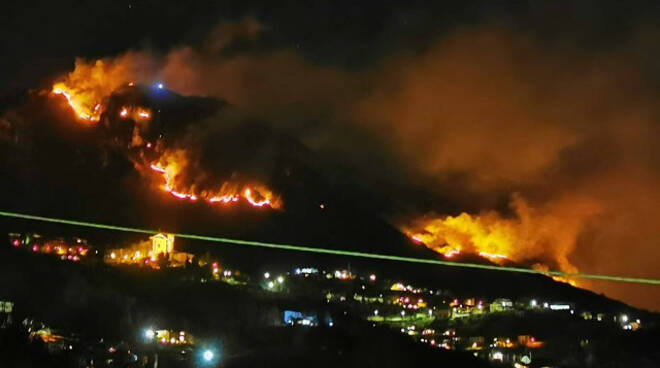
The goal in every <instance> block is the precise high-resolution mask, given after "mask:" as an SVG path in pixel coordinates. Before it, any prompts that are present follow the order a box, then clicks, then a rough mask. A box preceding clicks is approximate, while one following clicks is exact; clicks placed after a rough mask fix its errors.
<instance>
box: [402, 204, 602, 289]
mask: <svg viewBox="0 0 660 368" xmlns="http://www.w3.org/2000/svg"><path fill="white" fill-rule="evenodd" d="M511 208H512V209H513V211H514V213H515V217H511V218H504V217H502V216H500V215H499V214H497V213H496V212H494V211H488V212H483V213H481V214H480V215H470V214H467V213H462V214H460V215H458V216H443V217H436V218H432V219H424V220H421V221H418V222H417V223H416V224H415V225H413V226H407V227H404V229H403V231H404V232H405V233H406V234H407V235H408V236H410V238H411V239H412V240H413V241H414V242H416V243H419V244H423V245H425V246H426V247H428V248H430V249H432V250H434V251H436V252H438V253H441V254H443V255H445V257H452V256H453V255H455V254H458V253H470V254H475V255H479V256H481V257H484V258H486V259H488V260H489V261H491V262H494V263H497V264H504V263H507V262H522V263H525V262H529V263H534V262H539V261H542V262H546V263H548V264H552V265H555V267H558V268H559V269H560V270H561V271H565V272H570V273H572V272H577V268H576V267H575V266H574V265H573V264H572V263H571V262H570V261H569V255H570V253H571V251H572V250H573V249H574V248H575V244H576V241H577V238H578V235H579V233H580V231H581V229H582V227H583V224H584V222H585V221H586V220H587V219H588V218H589V217H590V216H593V215H594V214H596V213H597V212H598V211H599V208H598V206H597V205H596V204H595V203H593V202H591V201H588V200H586V199H582V200H580V199H577V198H562V199H560V200H557V201H555V202H553V203H549V204H546V205H545V206H542V207H532V206H530V205H529V204H528V203H527V202H526V201H524V200H523V199H522V198H520V197H519V196H514V198H513V199H512V202H511ZM534 268H535V269H537V270H539V271H547V270H548V269H549V268H548V266H547V265H545V264H541V263H537V264H535V265H534ZM555 279H556V280H558V281H563V282H568V283H570V284H571V285H575V281H574V280H567V279H559V278H555Z"/></svg>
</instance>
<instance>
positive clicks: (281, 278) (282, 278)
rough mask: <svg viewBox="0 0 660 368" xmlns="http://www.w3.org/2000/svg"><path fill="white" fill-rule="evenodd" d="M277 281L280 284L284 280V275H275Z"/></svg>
mask: <svg viewBox="0 0 660 368" xmlns="http://www.w3.org/2000/svg"><path fill="white" fill-rule="evenodd" d="M277 282H279V283H280V284H281V283H283V282H284V277H282V276H278V277H277Z"/></svg>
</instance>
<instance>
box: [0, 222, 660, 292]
mask: <svg viewBox="0 0 660 368" xmlns="http://www.w3.org/2000/svg"><path fill="white" fill-rule="evenodd" d="M0 216H4V217H11V218H19V219H24V220H32V221H43V222H50V223H57V224H64V225H73V226H83V227H90V228H96V229H104V230H113V231H123V232H130V233H140V234H157V233H159V232H160V231H156V230H148V229H138V228H132V227H124V226H114V225H107V224H99V223H94V222H85V221H76V220H67V219H59V218H52V217H43V216H35V215H27V214H22V213H16V212H5V211H0ZM171 234H173V235H174V236H177V237H179V238H184V239H192V240H201V241H208V242H214V243H224V244H236V245H245V246H252V247H262V248H271V249H283V250H290V251H296V252H307V253H319V254H330V255H336V256H346V257H357V258H370V259H381V260H387V261H395V262H409V263H423V264H432V265H440V266H450V267H464V268H476V269H482V270H492V271H507V272H518V273H528V274H539V275H545V276H548V275H550V276H560V277H566V278H569V279H570V278H582V279H594V280H606V281H616V282H629V283H637V284H647V285H660V280H658V279H649V278H637V277H624V276H610V275H595V274H587V273H569V272H562V271H537V270H534V269H531V268H522V267H507V266H492V265H484V264H478V263H467V262H465V263H464V262H452V261H443V260H439V259H427V258H413V257H403V256H395V255H387V254H378V253H364V252H354V251H349V250H339V249H327V248H315V247H306V246H300V245H290V244H276V243H266V242H259V241H251V240H240V239H231V238H222V237H215V236H204V235H195V234H180V233H171Z"/></svg>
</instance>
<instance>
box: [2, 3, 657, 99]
mask: <svg viewBox="0 0 660 368" xmlns="http://www.w3.org/2000/svg"><path fill="white" fill-rule="evenodd" d="M643 3H644V2H635V5H634V6H630V4H627V3H626V2H621V1H581V2H575V3H573V2H556V1H452V2H449V1H447V2H444V1H439V2H430V3H429V2H428V1H393V0H390V1H360V2H355V1H312V2H300V1H278V2H271V1H253V0H247V1H195V2H180V1H157V0H152V1H147V0H136V1H125V0H118V1H115V0H101V1H93V2H90V1H29V0H28V1H7V2H3V5H2V8H4V9H3V11H2V16H1V17H2V25H0V27H2V28H1V29H2V34H3V37H2V39H1V40H0V50H2V56H3V57H2V61H1V62H2V68H1V71H0V81H1V82H2V83H0V86H1V88H2V92H6V91H7V90H13V89H21V88H30V87H34V86H35V85H37V84H38V83H39V82H42V80H43V78H44V77H47V76H51V75H52V73H55V72H58V71H61V70H66V69H68V68H70V67H71V63H72V61H73V58H74V57H86V58H96V57H104V56H108V55H115V54H117V53H120V52H123V51H126V50H128V49H145V48H146V49H149V50H153V51H161V52H165V51H167V50H169V49H170V48H172V47H175V46H177V45H182V44H190V43H195V42H198V41H199V40H201V39H203V38H204V37H205V36H206V34H207V33H208V31H209V30H210V29H211V28H212V27H213V26H214V25H215V24H217V23H219V22H221V21H231V20H238V19H241V18H244V17H248V16H249V17H254V18H256V19H258V20H259V21H260V22H261V23H263V25H264V27H265V29H266V32H264V35H263V36H262V37H261V38H260V44H259V47H260V48H273V47H280V48H281V47H289V48H296V49H297V50H299V51H300V52H301V53H302V54H303V55H305V57H307V58H309V59H310V60H312V61H313V62H315V63H322V64H332V65H337V66H340V67H353V68H355V67H357V68H359V67H368V66H370V65H372V64H373V63H378V62H379V61H381V60H382V58H383V57H387V56H388V55H392V54H396V53H400V52H402V51H408V50H412V51H419V50H423V49H425V48H426V47H428V46H429V45H430V44H431V43H433V42H434V41H435V40H436V39H438V38H439V37H441V36H442V35H444V34H446V33H447V32H450V31H452V30H455V29H456V28H461V27H466V28H470V27H477V26H479V25H482V24H485V23H498V24H503V25H506V26H507V27H511V28H512V29H513V30H514V31H515V32H517V33H518V32H519V33H521V34H525V35H527V36H529V37H533V38H540V39H543V42H544V43H545V44H547V45H548V47H557V48H568V49H594V50H597V49H607V48H609V47H611V46H612V45H615V44H617V43H621V42H626V39H627V37H628V36H629V34H630V32H632V31H633V30H634V29H635V28H636V27H637V25H638V24H643V23H645V22H648V23H652V22H653V20H654V19H657V16H658V14H659V13H660V9H659V6H658V4H657V2H654V1H648V2H646V3H647V4H646V5H644V4H643Z"/></svg>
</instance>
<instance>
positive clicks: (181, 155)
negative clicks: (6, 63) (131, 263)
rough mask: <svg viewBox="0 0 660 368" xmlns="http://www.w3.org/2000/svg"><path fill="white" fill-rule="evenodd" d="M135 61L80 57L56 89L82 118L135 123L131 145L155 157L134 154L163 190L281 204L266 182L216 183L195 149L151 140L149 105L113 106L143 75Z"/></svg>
mask: <svg viewBox="0 0 660 368" xmlns="http://www.w3.org/2000/svg"><path fill="white" fill-rule="evenodd" d="M132 60H133V59H131V58H126V60H123V61H122V60H115V61H110V62H104V61H102V60H98V61H96V62H93V63H89V62H85V61H83V60H77V61H76V66H75V69H74V71H73V72H71V73H69V74H68V75H67V76H66V77H65V78H63V79H62V80H60V81H58V82H57V83H55V84H54V85H53V87H52V90H51V94H52V95H53V96H63V97H64V98H65V99H66V101H67V103H68V105H69V106H70V107H71V109H72V110H73V111H74V112H75V114H76V115H77V117H78V118H79V119H80V120H83V121H85V122H90V123H97V122H99V121H100V120H101V119H102V118H103V119H104V121H105V120H106V119H117V120H118V121H120V122H121V124H134V126H133V129H132V132H133V136H132V139H131V148H138V149H144V151H145V152H146V151H147V150H148V151H149V155H148V156H149V157H150V158H149V159H145V156H147V155H144V154H138V155H137V156H139V157H130V158H131V160H133V161H134V164H135V167H136V168H139V169H140V171H141V172H142V173H143V174H145V175H144V176H145V177H147V178H153V177H154V175H153V174H156V175H157V178H158V179H157V180H160V181H161V182H162V184H159V185H160V186H161V187H162V189H163V190H165V191H166V192H168V193H170V194H171V195H172V196H173V197H175V198H177V199H181V200H187V201H193V202H194V201H197V200H200V201H204V202H207V203H209V204H224V205H229V204H234V203H239V202H244V203H247V204H249V205H250V206H252V207H256V208H274V209H279V208H281V206H282V201H281V200H280V199H279V198H278V197H277V196H276V195H275V194H273V192H272V191H271V190H270V189H268V188H267V187H266V186H264V185H262V184H259V183H254V182H250V181H249V180H241V181H240V182H239V181H236V180H234V179H232V180H229V181H224V182H221V183H220V184H218V185H215V184H213V183H211V182H212V180H211V179H209V177H210V176H211V173H206V172H205V170H202V169H201V168H200V167H198V165H193V164H192V163H191V162H190V157H191V152H190V151H189V150H187V149H185V148H177V149H168V148H166V147H163V145H162V144H160V143H158V142H156V143H153V142H151V141H150V140H149V139H145V137H143V136H142V132H143V131H146V130H148V129H147V128H148V127H149V123H150V121H151V119H152V115H153V112H152V110H151V109H149V108H148V107H145V106H140V105H132V104H130V103H129V104H125V105H123V106H121V105H120V106H121V107H120V108H117V110H116V111H114V110H112V111H111V109H112V108H110V109H108V102H109V101H108V100H109V99H110V96H111V95H112V94H113V93H114V92H116V91H117V90H118V89H119V88H122V87H123V88H133V87H135V82H134V79H135V78H139V75H138V74H137V73H135V69H136V68H135V65H130V63H131V62H132ZM155 86H156V87H154V88H155V89H156V90H162V89H163V84H162V83H158V84H156V85H155ZM106 110H107V111H106ZM156 147H157V149H156ZM184 171H185V175H184ZM147 172H148V173H149V174H148V175H146V174H147ZM200 178H201V179H203V180H199V179H200ZM184 179H185V180H184ZM150 180H151V179H150ZM200 182H204V184H203V185H202V184H199V183H200ZM191 183H196V184H191Z"/></svg>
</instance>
